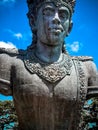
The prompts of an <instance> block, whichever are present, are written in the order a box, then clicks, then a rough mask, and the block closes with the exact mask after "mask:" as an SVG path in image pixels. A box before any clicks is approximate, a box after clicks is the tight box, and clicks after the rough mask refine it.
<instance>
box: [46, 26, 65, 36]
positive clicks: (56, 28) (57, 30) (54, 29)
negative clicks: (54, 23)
mask: <svg viewBox="0 0 98 130" xmlns="http://www.w3.org/2000/svg"><path fill="white" fill-rule="evenodd" d="M48 30H49V32H50V33H57V34H59V33H61V32H63V29H62V28H61V27H52V28H48Z"/></svg>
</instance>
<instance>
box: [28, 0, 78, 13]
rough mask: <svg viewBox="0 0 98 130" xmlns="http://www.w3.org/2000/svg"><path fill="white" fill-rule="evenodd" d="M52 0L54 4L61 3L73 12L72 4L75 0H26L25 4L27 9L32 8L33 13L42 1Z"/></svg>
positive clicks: (48, 0) (73, 4) (50, 0)
mask: <svg viewBox="0 0 98 130" xmlns="http://www.w3.org/2000/svg"><path fill="white" fill-rule="evenodd" d="M48 2H53V3H54V4H55V5H56V6H59V5H61V4H63V5H65V6H67V7H68V8H69V9H70V11H71V13H72V12H74V6H75V3H76V0H27V4H28V7H29V9H30V8H32V11H33V13H35V10H36V9H37V8H38V7H39V6H41V5H42V4H44V3H48Z"/></svg>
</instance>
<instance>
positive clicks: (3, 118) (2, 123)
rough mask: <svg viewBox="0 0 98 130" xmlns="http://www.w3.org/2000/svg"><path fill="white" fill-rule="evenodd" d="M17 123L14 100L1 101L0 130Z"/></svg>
mask: <svg viewBox="0 0 98 130" xmlns="http://www.w3.org/2000/svg"><path fill="white" fill-rule="evenodd" d="M14 124H17V116H16V112H15V107H14V104H13V101H0V130H4V128H6V129H10V128H12V127H14Z"/></svg>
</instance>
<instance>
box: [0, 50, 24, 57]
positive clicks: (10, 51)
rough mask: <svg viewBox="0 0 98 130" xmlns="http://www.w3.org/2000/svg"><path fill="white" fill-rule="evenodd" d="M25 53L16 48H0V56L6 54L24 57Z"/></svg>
mask: <svg viewBox="0 0 98 130" xmlns="http://www.w3.org/2000/svg"><path fill="white" fill-rule="evenodd" d="M25 53H26V51H25V50H22V49H17V48H0V54H8V55H10V56H16V55H25Z"/></svg>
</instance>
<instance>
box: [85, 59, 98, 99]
mask: <svg viewBox="0 0 98 130" xmlns="http://www.w3.org/2000/svg"><path fill="white" fill-rule="evenodd" d="M85 66H86V69H87V73H88V88H87V99H89V98H92V97H98V71H97V67H96V65H95V63H94V62H93V61H87V62H85Z"/></svg>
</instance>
